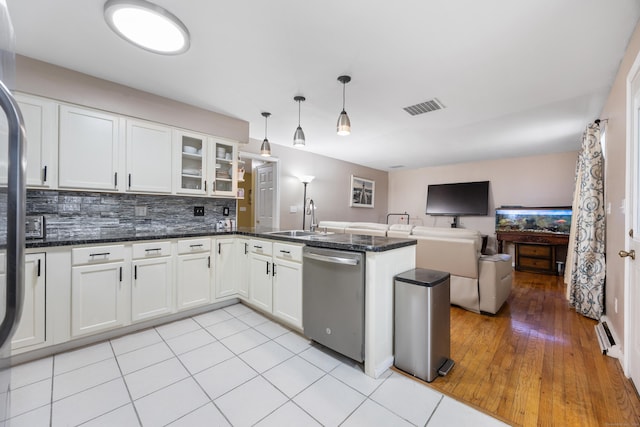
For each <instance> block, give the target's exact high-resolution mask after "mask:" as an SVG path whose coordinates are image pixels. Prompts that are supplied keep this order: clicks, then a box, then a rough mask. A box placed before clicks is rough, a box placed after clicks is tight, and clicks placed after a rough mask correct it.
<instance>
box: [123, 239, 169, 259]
mask: <svg viewBox="0 0 640 427" xmlns="http://www.w3.org/2000/svg"><path fill="white" fill-rule="evenodd" d="M132 249H133V259H144V258H153V257H159V256H169V255H171V243H170V242H149V243H136V244H134V245H133V246H132Z"/></svg>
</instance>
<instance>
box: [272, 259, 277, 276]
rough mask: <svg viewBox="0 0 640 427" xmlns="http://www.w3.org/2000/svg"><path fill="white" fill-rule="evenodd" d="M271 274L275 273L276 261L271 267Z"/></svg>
mask: <svg viewBox="0 0 640 427" xmlns="http://www.w3.org/2000/svg"><path fill="white" fill-rule="evenodd" d="M271 275H272V276H275V275H276V263H275V262H274V263H273V268H272V269H271Z"/></svg>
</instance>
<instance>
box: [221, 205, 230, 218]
mask: <svg viewBox="0 0 640 427" xmlns="http://www.w3.org/2000/svg"><path fill="white" fill-rule="evenodd" d="M222 216H229V208H228V207H226V206H225V207H223V208H222Z"/></svg>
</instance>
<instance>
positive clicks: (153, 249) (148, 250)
mask: <svg viewBox="0 0 640 427" xmlns="http://www.w3.org/2000/svg"><path fill="white" fill-rule="evenodd" d="M161 250H162V248H149V249H145V250H144V251H145V252H154V251H158V252H159V251H161Z"/></svg>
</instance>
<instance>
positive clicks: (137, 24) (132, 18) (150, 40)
mask: <svg viewBox="0 0 640 427" xmlns="http://www.w3.org/2000/svg"><path fill="white" fill-rule="evenodd" d="M104 18H105V20H106V21H107V24H108V25H109V27H110V28H111V29H112V30H113V31H114V32H115V33H116V34H117V35H119V36H120V37H122V38H123V39H125V40H127V41H128V42H130V43H133V44H134V45H136V46H138V47H141V48H142V49H145V50H148V51H149V52H153V53H159V54H161V55H177V54H180V53H183V52H186V51H187V50H188V49H189V31H188V30H187V27H185V25H184V24H183V23H182V22H180V20H179V19H178V18H176V16H175V15H173V14H172V13H171V12H169V11H167V10H165V9H163V8H162V7H160V6H158V5H156V4H153V3H150V2H148V1H146V0H108V1H107V2H106V3H105V4H104Z"/></svg>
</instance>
